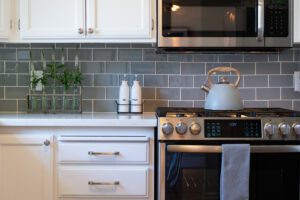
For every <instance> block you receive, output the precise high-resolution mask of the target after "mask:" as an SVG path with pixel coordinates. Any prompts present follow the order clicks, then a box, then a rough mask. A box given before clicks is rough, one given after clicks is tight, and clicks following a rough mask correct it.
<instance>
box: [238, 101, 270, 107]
mask: <svg viewBox="0 0 300 200" xmlns="http://www.w3.org/2000/svg"><path fill="white" fill-rule="evenodd" d="M244 107H245V108H266V107H268V101H244Z"/></svg>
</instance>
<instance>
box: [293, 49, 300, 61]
mask: <svg viewBox="0 0 300 200" xmlns="http://www.w3.org/2000/svg"><path fill="white" fill-rule="evenodd" d="M294 54H295V58H294V59H295V61H300V49H296V50H294Z"/></svg>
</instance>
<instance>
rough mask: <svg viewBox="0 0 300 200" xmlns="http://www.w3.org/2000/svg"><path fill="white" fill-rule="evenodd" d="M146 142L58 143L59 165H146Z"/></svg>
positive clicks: (147, 146)
mask: <svg viewBox="0 0 300 200" xmlns="http://www.w3.org/2000/svg"><path fill="white" fill-rule="evenodd" d="M148 149H149V143H148V142H60V143H59V145H58V160H59V162H60V163H123V164H126V163H141V164H146V163H148V159H149V156H148V152H149V151H148Z"/></svg>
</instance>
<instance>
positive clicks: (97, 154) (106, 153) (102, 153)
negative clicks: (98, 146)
mask: <svg viewBox="0 0 300 200" xmlns="http://www.w3.org/2000/svg"><path fill="white" fill-rule="evenodd" d="M88 154H89V155H90V156H119V155H120V152H118V151H116V152H93V151H89V152H88Z"/></svg>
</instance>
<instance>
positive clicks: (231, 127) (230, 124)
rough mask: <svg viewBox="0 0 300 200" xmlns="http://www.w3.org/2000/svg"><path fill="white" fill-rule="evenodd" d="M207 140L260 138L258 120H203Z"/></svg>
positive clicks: (259, 123) (259, 122)
mask: <svg viewBox="0 0 300 200" xmlns="http://www.w3.org/2000/svg"><path fill="white" fill-rule="evenodd" d="M204 126H205V128H204V133H205V137H207V138H218V137H219V138H261V136H262V134H261V121H260V120H224V119H222V120H210V119H209V120H204Z"/></svg>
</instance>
